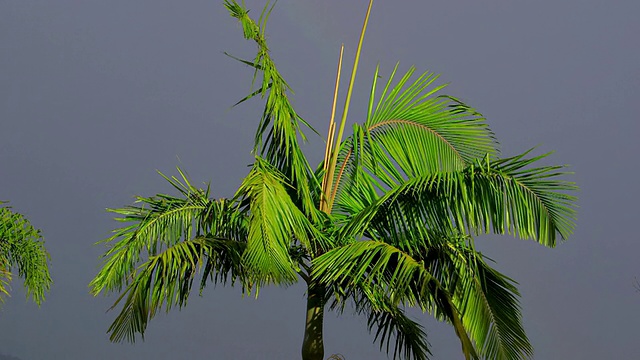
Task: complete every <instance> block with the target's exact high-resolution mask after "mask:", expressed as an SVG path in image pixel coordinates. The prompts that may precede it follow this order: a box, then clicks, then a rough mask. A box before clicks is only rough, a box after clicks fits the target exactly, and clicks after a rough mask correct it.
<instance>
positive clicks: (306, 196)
mask: <svg viewBox="0 0 640 360" xmlns="http://www.w3.org/2000/svg"><path fill="white" fill-rule="evenodd" d="M225 6H226V7H227V9H228V10H229V13H230V14H231V16H233V17H234V18H237V19H238V21H239V22H240V23H241V25H242V28H243V32H244V37H245V39H250V40H253V41H255V42H256V45H257V46H258V54H257V55H256V57H255V60H253V61H246V60H241V61H242V62H244V63H245V64H249V65H250V66H252V67H254V68H255V71H256V73H255V75H254V81H255V77H256V76H257V74H258V72H259V73H261V74H262V82H261V84H259V86H260V87H259V89H258V91H252V92H251V94H250V95H249V96H247V97H245V98H244V99H242V100H241V101H240V102H243V101H245V100H247V99H249V98H251V97H253V96H256V95H258V94H260V95H261V96H262V97H263V98H264V97H266V102H265V107H264V111H263V113H262V119H261V120H260V123H259V125H258V130H257V132H256V135H255V145H254V153H255V154H256V155H260V156H261V157H263V158H264V159H265V160H267V161H268V162H269V163H270V164H272V165H273V166H275V167H276V168H277V169H278V170H279V171H280V172H281V173H283V174H284V175H285V176H286V177H287V180H288V182H289V183H291V184H292V185H293V187H292V188H291V189H290V190H291V192H292V193H294V194H296V196H295V197H294V201H295V202H296V203H298V202H299V203H300V204H301V207H302V208H303V209H304V211H305V213H306V214H307V215H308V216H310V217H311V218H313V219H315V220H317V211H316V210H315V206H316V204H314V202H313V201H312V199H311V197H310V192H311V190H310V188H311V187H319V186H320V184H319V183H317V182H315V181H314V179H315V178H314V177H313V176H311V173H312V169H311V167H310V165H309V163H308V162H307V160H306V158H305V156H304V154H303V153H302V150H301V149H300V144H299V141H298V137H300V138H301V139H302V140H305V139H306V137H305V135H304V133H303V132H302V130H301V126H300V123H303V124H305V125H307V126H309V125H308V124H307V123H306V122H305V121H304V120H303V119H302V118H301V117H300V116H298V114H297V113H296V111H295V110H294V109H293V106H292V105H291V102H290V101H289V98H288V96H287V92H291V88H290V87H289V85H288V84H287V83H286V81H285V80H284V78H283V77H282V75H281V74H280V72H279V71H278V70H277V68H276V66H275V63H274V62H273V60H272V59H271V56H270V54H269V48H268V47H267V43H266V39H265V34H264V27H265V24H266V20H267V18H268V17H269V13H270V12H271V7H270V4H269V2H267V4H266V5H265V8H264V10H263V12H262V14H261V16H260V18H259V19H258V21H257V22H256V21H254V20H253V19H251V17H249V15H248V13H249V11H248V10H247V9H246V8H245V7H244V4H242V5H241V4H239V3H238V2H237V1H235V0H225ZM311 129H312V131H314V132H315V130H314V129H313V128H311Z"/></svg>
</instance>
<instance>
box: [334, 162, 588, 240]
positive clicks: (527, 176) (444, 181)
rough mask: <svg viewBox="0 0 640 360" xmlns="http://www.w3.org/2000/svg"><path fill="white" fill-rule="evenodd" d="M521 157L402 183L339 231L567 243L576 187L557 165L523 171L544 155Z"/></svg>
mask: <svg viewBox="0 0 640 360" xmlns="http://www.w3.org/2000/svg"><path fill="white" fill-rule="evenodd" d="M527 154H528V153H524V154H522V155H519V156H516V157H512V158H506V159H499V160H493V161H491V160H490V159H489V158H488V157H485V159H482V160H479V161H476V162H475V164H471V165H469V166H468V167H467V168H465V170H463V171H461V172H456V173H439V174H433V175H430V176H420V177H416V178H413V179H410V180H407V181H405V182H404V183H403V184H402V185H401V186H398V187H396V188H395V189H392V190H390V191H388V192H387V193H386V194H385V195H384V196H381V197H380V198H379V199H378V200H377V201H376V202H375V203H373V204H371V205H369V206H368V207H367V208H366V209H363V210H362V211H360V213H358V214H357V215H356V216H354V217H353V218H352V221H351V222H350V223H349V224H348V225H347V226H345V227H344V228H343V229H342V230H341V231H342V233H343V236H346V237H352V236H358V235H362V234H363V233H364V231H365V230H366V229H368V228H370V226H372V224H374V223H375V224H376V225H375V227H377V228H387V229H389V230H393V229H405V228H409V229H418V228H419V227H423V226H427V227H429V228H431V229H434V230H438V231H441V232H445V233H448V232H451V231H452V230H453V229H460V230H464V229H467V231H469V232H471V233H487V232H490V231H491V232H493V233H495V234H513V235H514V236H519V237H520V238H523V239H533V240H536V241H538V242H539V243H540V244H543V245H545V246H550V247H553V246H555V245H556V237H557V235H559V236H560V237H561V238H562V239H566V238H568V236H569V235H570V234H571V232H572V231H573V228H574V226H575V223H574V220H575V200H576V198H575V196H573V195H571V194H570V193H571V192H573V191H575V190H576V189H577V188H576V186H575V185H574V184H573V183H572V182H569V181H566V180H563V179H561V177H563V176H565V175H567V174H568V173H567V172H563V171H561V169H562V168H563V167H562V166H543V167H533V168H527V167H528V166H529V165H531V164H533V163H535V162H536V161H538V160H540V159H542V158H544V157H546V156H547V154H545V155H540V156H537V157H532V158H526V155H527Z"/></svg>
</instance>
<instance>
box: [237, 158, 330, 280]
mask: <svg viewBox="0 0 640 360" xmlns="http://www.w3.org/2000/svg"><path fill="white" fill-rule="evenodd" d="M286 186H289V185H288V184H287V182H286V181H285V178H284V175H283V174H281V173H280V172H278V171H277V169H275V168H274V167H273V166H271V165H270V164H269V163H268V162H267V161H265V160H263V159H261V158H256V162H255V164H254V166H253V169H252V170H251V172H250V173H249V174H248V175H247V177H246V178H245V179H244V181H243V183H242V185H241V186H240V189H239V190H238V193H237V195H236V196H237V197H239V198H241V199H242V202H243V203H247V204H248V205H247V208H248V212H249V224H248V228H249V233H248V238H247V241H248V245H247V251H246V253H245V255H244V261H245V263H246V265H247V267H248V268H249V269H250V270H251V271H252V272H254V273H255V278H256V279H257V280H258V282H259V283H263V284H268V283H277V284H291V283H293V282H295V281H297V277H298V276H297V274H298V272H299V271H300V270H299V268H298V265H297V264H296V263H294V262H293V261H292V259H291V257H290V254H289V249H290V247H291V246H292V245H293V244H295V242H296V241H297V242H299V243H301V244H302V245H303V246H305V248H306V249H307V251H308V252H309V253H310V254H314V253H315V251H316V250H317V249H316V244H317V243H320V244H321V243H322V237H323V236H322V234H320V233H319V232H318V231H317V230H316V229H315V228H314V227H313V225H312V224H311V223H310V221H309V220H308V219H307V218H306V217H305V216H304V214H303V213H302V212H301V211H300V209H299V208H298V207H296V206H295V204H294V203H293V201H292V200H291V198H290V197H289V193H288V192H287V189H286Z"/></svg>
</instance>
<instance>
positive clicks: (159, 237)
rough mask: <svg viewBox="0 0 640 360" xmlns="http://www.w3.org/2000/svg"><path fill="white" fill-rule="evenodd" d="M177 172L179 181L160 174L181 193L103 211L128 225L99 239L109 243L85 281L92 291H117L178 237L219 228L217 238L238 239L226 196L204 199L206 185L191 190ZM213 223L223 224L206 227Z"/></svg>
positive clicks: (238, 225)
mask: <svg viewBox="0 0 640 360" xmlns="http://www.w3.org/2000/svg"><path fill="white" fill-rule="evenodd" d="M179 171H180V170H179ZM180 174H181V176H182V180H181V181H180V180H178V179H176V178H168V177H166V176H164V175H162V174H161V175H162V176H163V177H164V178H165V179H167V181H169V182H170V183H171V185H172V186H173V187H174V188H175V189H176V190H178V191H179V192H180V193H181V195H182V197H176V196H171V195H166V194H159V195H156V196H153V197H148V198H147V197H141V196H139V197H137V200H136V202H137V203H139V204H141V205H139V206H136V205H134V206H127V207H124V208H120V209H109V211H110V212H112V213H115V214H117V215H118V216H119V217H117V218H116V220H117V221H119V222H123V223H128V224H129V225H126V226H124V227H122V228H119V229H116V230H114V231H113V235H112V236H111V237H110V238H108V239H106V240H103V241H100V243H106V244H109V245H111V248H110V249H109V250H108V251H107V252H106V253H105V254H104V255H103V258H105V259H106V260H105V262H104V264H103V267H102V269H101V270H100V272H99V273H98V275H96V277H95V278H94V279H93V280H92V281H91V283H90V285H89V286H90V287H91V292H92V293H93V294H94V295H96V294H98V293H100V292H101V291H107V292H110V291H120V290H122V288H123V287H125V286H127V285H128V284H129V281H130V277H131V276H133V275H135V273H136V267H137V266H138V264H139V263H140V262H141V261H144V260H145V257H146V256H154V255H156V254H158V253H159V252H161V251H163V250H164V249H165V248H167V247H170V246H173V245H175V244H177V243H178V242H180V241H181V240H189V239H191V238H193V237H194V236H196V235H203V234H207V233H209V232H211V231H212V230H213V231H214V233H219V232H222V233H223V234H220V236H223V235H231V236H230V238H231V239H235V240H239V239H240V238H241V237H242V236H243V232H246V230H243V226H244V225H243V224H242V221H243V219H242V217H241V216H239V215H238V214H236V215H229V214H230V213H232V212H234V211H235V209H234V208H233V205H232V204H231V203H230V202H229V201H228V200H224V199H221V200H218V201H214V200H212V199H210V198H209V197H208V196H209V189H206V190H203V189H198V188H195V187H194V186H193V185H191V184H190V183H189V181H188V179H187V177H186V176H185V175H184V173H182V172H181V171H180ZM216 224H226V225H225V226H226V228H220V229H216V228H212V227H214V226H215V225H216ZM225 232H226V234H225ZM230 232H233V233H234V234H229V233H230Z"/></svg>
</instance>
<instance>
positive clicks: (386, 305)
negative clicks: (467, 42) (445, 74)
mask: <svg viewBox="0 0 640 360" xmlns="http://www.w3.org/2000/svg"><path fill="white" fill-rule="evenodd" d="M372 3H373V1H370V2H369V6H368V8H367V12H366V15H365V20H364V24H363V27H362V32H361V35H360V40H359V42H358V46H357V50H356V55H355V59H354V66H353V69H352V71H351V78H350V83H349V87H348V89H347V94H346V98H345V105H344V108H343V109H342V115H341V121H340V124H339V127H338V126H337V124H336V122H335V120H334V119H335V115H336V114H335V113H336V103H337V101H338V96H339V83H340V77H341V72H342V58H343V49H344V47H342V48H341V49H340V56H339V60H338V70H337V74H336V83H335V88H334V94H333V103H332V108H331V115H330V120H329V127H328V128H329V131H328V134H327V138H326V139H327V140H326V141H327V143H326V148H325V156H324V159H323V162H322V163H321V164H319V165H318V166H317V168H316V170H315V171H313V170H312V168H311V167H310V165H309V163H308V162H307V160H306V158H305V156H304V154H303V152H302V150H301V147H300V140H305V137H304V134H303V132H302V130H301V127H302V126H303V125H304V126H309V125H308V124H307V123H306V122H305V121H304V120H303V119H302V117H300V116H299V115H298V114H297V113H296V112H295V110H294V109H293V106H292V105H291V103H290V101H289V98H288V96H289V94H290V93H291V89H290V88H289V86H288V85H287V83H286V82H285V80H284V79H283V77H282V76H281V74H280V73H279V72H278V70H277V68H276V66H275V63H274V61H273V59H272V58H271V55H270V53H269V50H268V47H267V43H266V40H265V38H266V37H265V25H266V22H267V19H268V17H269V14H270V13H271V11H272V9H273V7H272V6H271V5H270V4H269V3H267V5H266V6H265V8H264V10H263V12H262V13H261V15H260V17H259V18H258V20H257V21H254V20H253V19H252V18H251V17H250V16H249V12H248V10H247V9H246V7H245V6H244V4H240V3H238V2H237V1H234V0H227V1H225V2H224V4H225V6H226V8H227V9H228V11H229V13H230V15H231V16H233V17H234V18H236V19H238V21H239V23H240V24H241V26H242V29H243V34H244V37H245V38H246V39H248V40H251V41H253V42H255V44H256V45H257V49H258V51H257V55H256V57H255V58H254V59H253V60H243V59H241V58H238V57H235V56H231V55H230V56H231V57H232V58H234V59H236V60H238V61H240V62H242V63H243V64H245V65H248V66H251V67H252V68H253V69H254V71H255V72H254V84H253V85H255V86H256V88H257V90H254V89H253V87H252V89H251V91H250V93H249V95H248V96H246V97H245V98H243V99H242V100H240V101H239V102H238V103H242V102H244V101H247V100H249V99H250V98H253V97H256V96H258V95H259V96H260V97H261V98H262V99H264V102H265V107H264V110H263V113H262V117H261V119H260V121H259V124H258V130H257V131H256V136H255V146H254V155H255V162H254V164H253V166H252V168H251V170H250V172H249V174H248V175H247V176H246V177H245V179H244V180H243V181H242V183H241V184H240V186H239V188H238V190H237V192H236V194H235V195H234V197H233V198H231V199H212V198H211V197H210V188H209V186H207V187H206V188H205V189H200V188H197V187H195V186H193V185H192V184H191V183H190V182H189V180H188V177H187V176H186V174H184V173H183V172H182V171H181V170H178V171H179V174H180V176H179V177H168V176H164V175H163V176H164V177H165V179H166V180H167V181H168V182H169V183H170V184H171V186H172V187H173V188H174V191H177V192H178V195H177V196H173V195H166V194H158V195H155V196H152V197H138V199H137V204H134V205H133V206H128V207H125V208H121V209H113V210H111V211H112V212H113V213H115V214H116V215H117V218H116V219H117V220H118V221H121V222H123V223H125V225H124V226H123V227H121V228H119V229H116V230H114V233H113V236H112V237H110V238H108V239H106V240H104V241H103V242H102V243H105V244H108V245H110V249H109V250H107V251H106V253H105V254H104V263H103V266H102V269H101V270H100V271H99V273H98V275H97V276H96V277H95V278H94V279H93V281H92V282H91V284H90V287H91V291H92V293H93V294H95V295H97V294H99V293H103V292H104V293H108V292H119V293H120V296H119V297H118V299H117V301H116V303H115V304H114V307H113V309H115V308H119V309H120V313H119V315H118V316H117V317H116V319H115V321H114V323H113V324H112V326H111V327H110V328H109V333H110V334H111V340H112V341H121V340H128V341H135V339H136V335H137V334H140V335H142V336H144V333H145V331H146V328H147V325H148V323H149V321H150V320H151V318H153V317H154V316H155V315H156V314H157V313H158V311H159V310H161V309H164V310H166V311H169V310H170V309H172V308H173V307H176V306H177V307H182V306H185V305H186V304H187V300H188V297H189V296H190V294H191V293H192V292H193V291H192V287H193V282H194V281H195V280H196V278H199V280H198V287H199V290H200V293H202V290H203V289H204V288H205V287H206V286H207V285H208V284H210V283H213V284H222V285H226V284H230V285H231V286H234V285H236V284H237V285H239V286H240V287H241V289H242V291H243V293H246V294H255V296H258V294H259V289H260V288H261V287H263V286H268V285H280V286H288V285H291V284H293V283H296V282H298V281H300V280H302V281H303V282H304V283H305V284H306V286H307V293H306V295H307V311H306V316H305V332H304V338H303V344H302V359H303V360H320V359H323V358H324V343H323V332H322V330H323V323H324V313H325V311H336V312H338V313H341V312H343V311H344V310H345V309H347V308H352V309H355V312H356V313H357V314H359V315H362V316H364V317H365V318H366V319H367V327H368V330H369V331H370V332H371V333H373V335H374V342H377V343H378V344H379V346H380V349H381V350H383V351H386V352H387V353H388V354H389V355H393V357H394V359H395V358H401V359H428V358H429V356H430V354H431V353H430V344H429V342H428V341H427V337H426V332H425V331H424V329H423V327H422V326H421V325H420V324H419V323H418V322H417V321H416V320H415V319H411V318H409V317H408V316H407V315H406V313H405V309H406V308H409V307H417V308H419V309H421V310H422V311H424V312H428V313H429V314H431V315H432V316H434V317H435V318H436V319H438V320H441V321H445V322H447V323H449V324H451V325H452V327H453V329H454V331H455V333H456V335H457V336H458V338H459V339H460V345H461V349H462V353H463V354H464V356H465V358H466V359H481V358H484V359H505V360H506V359H526V358H530V357H531V356H532V354H533V349H532V346H531V344H530V342H529V340H528V338H527V336H526V333H525V331H524V328H523V326H522V316H521V312H520V305H519V302H518V298H519V293H518V290H517V287H516V282H515V281H514V280H512V279H511V278H509V277H507V276H505V275H503V274H501V273H500V272H498V271H497V270H495V269H494V268H493V267H492V262H491V260H490V259H488V258H486V257H485V256H484V255H483V254H481V253H479V252H478V251H477V250H476V249H475V246H474V242H475V237H476V236H478V235H481V234H486V233H493V234H511V235H513V236H515V237H518V238H521V239H531V240H534V241H536V242H538V243H540V244H541V245H543V246H548V247H555V246H556V245H557V244H558V242H559V241H558V239H561V240H565V239H567V238H568V237H569V236H570V234H571V233H572V232H573V229H574V227H575V200H576V199H575V197H574V196H573V195H572V193H573V192H574V191H575V190H577V187H576V186H575V185H574V184H573V183H571V182H569V181H566V180H564V178H565V176H566V175H567V174H568V173H567V172H565V171H564V170H563V167H562V166H536V164H537V163H538V162H539V161H540V160H542V159H544V158H546V157H547V156H549V154H543V155H538V156H533V155H531V151H527V152H525V153H523V154H520V155H517V156H514V157H505V158H501V157H499V154H498V149H497V142H496V140H495V137H494V135H493V133H492V132H491V130H490V129H489V128H488V126H487V124H486V121H485V118H484V117H483V116H482V115H481V114H480V113H478V112H477V111H476V110H475V109H473V108H471V107H470V106H468V105H466V104H465V103H463V102H462V101H460V100H458V99H456V98H454V97H451V96H448V95H444V94H442V91H443V89H444V88H445V87H446V85H439V84H438V83H437V79H438V76H437V75H436V74H434V73H431V72H424V73H422V74H418V75H417V76H416V74H415V72H416V70H415V68H413V67H412V68H409V69H408V70H407V71H406V72H405V73H400V72H399V66H398V65H396V67H395V68H394V69H393V70H392V71H391V73H390V75H389V76H388V80H387V81H386V82H385V83H383V85H382V86H378V82H377V80H378V78H381V77H382V76H381V75H380V69H376V71H375V73H374V76H373V81H372V86H371V89H370V97H369V102H368V107H367V115H366V118H365V119H364V121H363V122H361V123H354V124H353V125H352V132H351V133H350V134H349V135H345V133H346V131H345V129H346V122H347V115H348V111H349V106H350V101H351V95H352V92H353V89H354V83H355V77H356V72H357V68H358V62H359V58H360V52H361V48H362V45H363V41H364V35H365V32H366V28H367V24H368V19H369V14H370V12H371V8H372ZM259 78H260V81H257V80H258V79H259ZM337 127H338V129H336V128H337ZM311 130H312V131H314V132H315V130H313V129H311ZM336 131H337V134H336Z"/></svg>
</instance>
